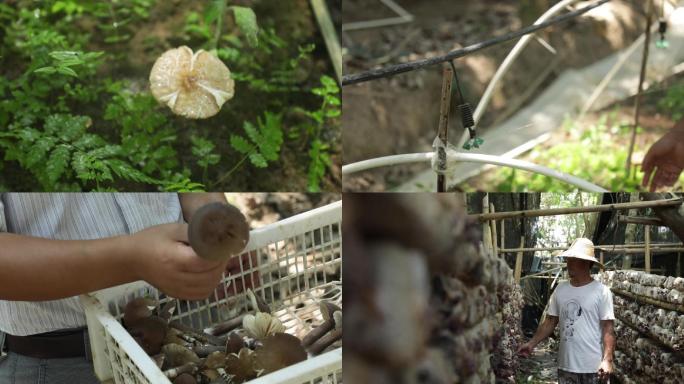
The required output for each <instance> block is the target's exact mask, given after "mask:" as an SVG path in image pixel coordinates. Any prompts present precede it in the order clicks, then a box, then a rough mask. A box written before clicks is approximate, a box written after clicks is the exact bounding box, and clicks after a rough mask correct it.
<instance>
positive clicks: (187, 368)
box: [164, 363, 197, 379]
mask: <svg viewBox="0 0 684 384" xmlns="http://www.w3.org/2000/svg"><path fill="white" fill-rule="evenodd" d="M196 371H197V364H195V363H186V364H183V365H181V366H179V367H176V368H171V369H167V370H166V371H164V376H166V377H167V378H169V379H175V378H176V377H177V376H178V375H181V374H183V373H189V374H194V373H195V372H196Z"/></svg>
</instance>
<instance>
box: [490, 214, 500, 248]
mask: <svg viewBox="0 0 684 384" xmlns="http://www.w3.org/2000/svg"><path fill="white" fill-rule="evenodd" d="M489 212H492V213H493V212H496V209H495V208H494V204H492V203H490V204H489ZM496 223H497V222H496V221H492V250H493V251H494V255H495V256H496V255H498V252H499V245H498V244H497V241H499V237H498V236H497V235H496Z"/></svg>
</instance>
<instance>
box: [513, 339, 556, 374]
mask: <svg viewBox="0 0 684 384" xmlns="http://www.w3.org/2000/svg"><path fill="white" fill-rule="evenodd" d="M556 351H557V348H556V346H555V341H553V340H547V341H544V342H542V343H541V344H539V345H538V346H537V348H535V350H534V352H533V353H532V355H530V357H528V358H525V359H521V361H520V372H519V373H518V377H517V379H516V382H518V383H534V384H556V383H558V361H557V360H556V356H557V355H556V353H557V352H556Z"/></svg>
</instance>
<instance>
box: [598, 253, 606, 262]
mask: <svg viewBox="0 0 684 384" xmlns="http://www.w3.org/2000/svg"><path fill="white" fill-rule="evenodd" d="M598 254H599V262H600V263H601V265H605V264H603V252H601V250H600V249H599V250H598Z"/></svg>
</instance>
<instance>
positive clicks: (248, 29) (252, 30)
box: [231, 6, 259, 47]
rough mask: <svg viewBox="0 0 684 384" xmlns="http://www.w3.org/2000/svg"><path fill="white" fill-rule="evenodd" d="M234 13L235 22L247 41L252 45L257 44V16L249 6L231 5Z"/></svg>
mask: <svg viewBox="0 0 684 384" xmlns="http://www.w3.org/2000/svg"><path fill="white" fill-rule="evenodd" d="M231 9H232V10H233V13H234V14H235V22H236V23H237V25H238V27H239V28H240V30H241V31H242V33H244V34H245V37H246V38H247V42H248V43H249V45H251V46H252V47H256V46H258V45H259V38H258V35H259V25H258V24H257V17H256V14H255V13H254V11H253V10H252V9H251V8H247V7H239V6H233V7H231Z"/></svg>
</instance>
